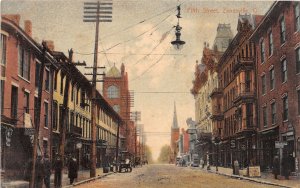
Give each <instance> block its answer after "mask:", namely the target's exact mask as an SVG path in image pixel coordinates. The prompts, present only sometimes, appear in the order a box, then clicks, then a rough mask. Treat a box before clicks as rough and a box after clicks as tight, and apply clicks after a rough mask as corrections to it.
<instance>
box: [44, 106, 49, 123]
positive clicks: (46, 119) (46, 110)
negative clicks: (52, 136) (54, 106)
mask: <svg viewBox="0 0 300 188" xmlns="http://www.w3.org/2000/svg"><path fill="white" fill-rule="evenodd" d="M44 113H45V115H44V123H45V124H44V126H45V127H48V103H47V102H44Z"/></svg>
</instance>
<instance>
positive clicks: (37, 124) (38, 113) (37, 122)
mask: <svg viewBox="0 0 300 188" xmlns="http://www.w3.org/2000/svg"><path fill="white" fill-rule="evenodd" d="M42 46H43V49H42V50H43V55H42V56H43V57H42V58H43V60H42V61H41V68H40V72H39V79H40V80H39V87H38V98H37V106H36V108H37V109H35V110H36V113H35V114H36V115H35V117H34V126H35V133H34V139H33V151H32V171H31V179H30V182H29V187H30V188H34V182H35V170H36V169H35V164H36V158H37V148H38V142H39V138H38V137H39V130H40V120H41V103H42V93H43V81H44V69H45V61H46V58H45V56H46V51H47V45H46V43H45V42H44V41H43V42H42Z"/></svg>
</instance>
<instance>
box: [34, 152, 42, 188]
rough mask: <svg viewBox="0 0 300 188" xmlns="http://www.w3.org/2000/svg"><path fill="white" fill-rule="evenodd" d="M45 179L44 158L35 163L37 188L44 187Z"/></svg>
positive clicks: (38, 158) (39, 158)
mask: <svg viewBox="0 0 300 188" xmlns="http://www.w3.org/2000/svg"><path fill="white" fill-rule="evenodd" d="M43 179H44V163H43V161H42V156H38V157H37V161H36V163H35V185H34V187H35V188H42V187H43Z"/></svg>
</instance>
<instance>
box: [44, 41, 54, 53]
mask: <svg viewBox="0 0 300 188" xmlns="http://www.w3.org/2000/svg"><path fill="white" fill-rule="evenodd" d="M45 42H46V45H47V47H48V49H49V50H51V51H54V42H53V40H45Z"/></svg>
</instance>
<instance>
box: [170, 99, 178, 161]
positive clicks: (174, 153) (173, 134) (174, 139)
mask: <svg viewBox="0 0 300 188" xmlns="http://www.w3.org/2000/svg"><path fill="white" fill-rule="evenodd" d="M178 140H179V127H178V121H177V112H176V103H175V102H174V114H173V123H172V127H171V147H170V149H171V152H170V163H175V162H176V160H175V159H176V156H177V153H178V147H177V141H178Z"/></svg>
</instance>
